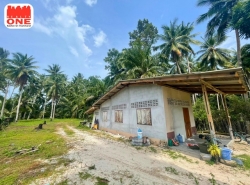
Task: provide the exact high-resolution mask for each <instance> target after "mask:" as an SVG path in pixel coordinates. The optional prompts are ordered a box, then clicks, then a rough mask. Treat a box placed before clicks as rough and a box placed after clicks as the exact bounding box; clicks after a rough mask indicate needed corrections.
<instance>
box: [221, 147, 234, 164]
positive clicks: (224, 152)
mask: <svg viewBox="0 0 250 185" xmlns="http://www.w3.org/2000/svg"><path fill="white" fill-rule="evenodd" d="M231 154H232V150H231V149H229V148H222V149H221V158H222V159H225V160H228V161H231Z"/></svg>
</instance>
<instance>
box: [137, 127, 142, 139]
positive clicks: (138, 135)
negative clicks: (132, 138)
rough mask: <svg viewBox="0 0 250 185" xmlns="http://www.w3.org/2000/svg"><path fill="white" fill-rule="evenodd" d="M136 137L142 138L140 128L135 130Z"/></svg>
mask: <svg viewBox="0 0 250 185" xmlns="http://www.w3.org/2000/svg"><path fill="white" fill-rule="evenodd" d="M137 137H138V139H142V130H141V129H140V128H139V129H138V130H137Z"/></svg>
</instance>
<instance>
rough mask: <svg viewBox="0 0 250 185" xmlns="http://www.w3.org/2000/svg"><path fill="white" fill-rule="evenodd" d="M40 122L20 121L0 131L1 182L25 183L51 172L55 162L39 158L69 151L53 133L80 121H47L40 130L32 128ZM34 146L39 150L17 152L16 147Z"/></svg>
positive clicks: (18, 148)
mask: <svg viewBox="0 0 250 185" xmlns="http://www.w3.org/2000/svg"><path fill="white" fill-rule="evenodd" d="M41 123H43V121H42V120H29V121H19V122H18V123H11V125H10V126H9V127H7V128H6V129H5V130H4V131H1V132H0V164H1V165H0V171H1V173H0V184H4V185H9V184H27V183H29V182H31V181H32V180H34V179H35V178H39V177H44V176H48V175H50V174H51V173H53V170H54V169H55V168H56V166H57V164H53V165H50V164H46V163H43V162H42V160H45V159H51V158H53V157H57V156H61V155H63V154H65V153H66V152H67V150H68V147H67V145H66V143H65V141H64V139H63V138H62V137H61V136H60V135H59V134H57V133H56V131H57V128H59V127H64V126H65V125H66V124H68V125H72V126H75V125H77V123H79V121H78V120H76V119H64V120H59V119H56V120H54V121H52V122H50V121H47V124H45V125H43V129H42V130H35V129H34V128H35V127H37V126H38V124H41ZM40 144H41V145H40ZM39 145H40V146H39ZM37 146H39V149H38V151H36V152H34V153H29V154H25V155H18V154H16V151H18V150H22V149H30V148H32V147H37ZM38 159H39V160H38ZM65 162H67V161H65ZM62 163H63V162H62V159H61V160H59V161H58V165H59V164H62Z"/></svg>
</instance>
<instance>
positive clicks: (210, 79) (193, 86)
mask: <svg viewBox="0 0 250 185" xmlns="http://www.w3.org/2000/svg"><path fill="white" fill-rule="evenodd" d="M202 80H203V81H205V82H207V83H209V84H211V85H212V86H214V87H215V88H216V89H218V90H220V91H222V92H223V93H225V94H244V93H246V92H247V91H249V85H248V82H247V80H246V76H245V74H244V72H243V70H242V68H232V69H224V70H216V71H206V72H194V73H189V74H173V75H167V76H160V77H153V78H143V79H131V80H122V81H120V82H119V83H118V84H116V85H115V86H114V87H113V88H112V89H110V90H109V91H108V92H107V93H106V94H104V95H103V96H102V97H101V98H100V99H98V100H97V101H96V102H95V103H94V104H93V106H92V107H91V108H90V109H89V110H88V111H86V112H85V113H92V112H93V111H94V109H93V107H96V108H98V107H100V105H101V104H102V103H103V102H104V101H106V100H108V99H110V98H111V97H112V96H113V95H114V94H116V93H117V92H119V91H120V90H122V89H123V88H125V87H127V86H129V85H146V84H157V85H160V86H168V87H172V88H175V89H178V90H181V91H185V92H189V93H202V88H201V85H202V82H201V81H202ZM207 92H208V93H216V92H215V91H214V90H212V89H207ZM92 110H93V111H92Z"/></svg>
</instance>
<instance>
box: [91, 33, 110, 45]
mask: <svg viewBox="0 0 250 185" xmlns="http://www.w3.org/2000/svg"><path fill="white" fill-rule="evenodd" d="M93 38H94V41H95V46H96V47H100V46H101V45H103V44H104V43H105V42H106V38H107V36H106V34H105V33H104V32H103V31H100V32H99V33H98V34H97V35H95V36H93Z"/></svg>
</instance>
